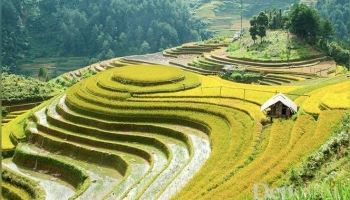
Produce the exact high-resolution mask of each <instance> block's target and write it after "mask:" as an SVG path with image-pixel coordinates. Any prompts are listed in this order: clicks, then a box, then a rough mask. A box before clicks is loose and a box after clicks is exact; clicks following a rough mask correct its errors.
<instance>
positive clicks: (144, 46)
mask: <svg viewBox="0 0 350 200" xmlns="http://www.w3.org/2000/svg"><path fill="white" fill-rule="evenodd" d="M149 49H150V47H149V44H148V42H146V41H143V43H142V45H141V48H140V53H141V54H146V53H148V51H149Z"/></svg>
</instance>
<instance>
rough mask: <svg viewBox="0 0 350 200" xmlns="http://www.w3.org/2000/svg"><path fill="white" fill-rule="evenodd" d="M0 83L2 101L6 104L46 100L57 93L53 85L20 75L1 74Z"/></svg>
mask: <svg viewBox="0 0 350 200" xmlns="http://www.w3.org/2000/svg"><path fill="white" fill-rule="evenodd" d="M1 82H2V85H3V88H2V91H1V92H2V101H3V102H8V103H13V102H19V101H30V100H33V99H47V98H49V97H51V96H53V95H54V94H56V93H57V92H58V90H57V88H56V85H55V84H53V83H47V82H41V81H39V80H37V79H35V78H32V77H26V76H21V75H15V74H8V73H2V75H1Z"/></svg>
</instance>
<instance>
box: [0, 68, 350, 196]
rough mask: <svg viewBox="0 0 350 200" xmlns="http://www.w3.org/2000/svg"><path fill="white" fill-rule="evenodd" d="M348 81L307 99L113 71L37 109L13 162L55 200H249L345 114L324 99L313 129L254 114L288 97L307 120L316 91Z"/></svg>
mask: <svg viewBox="0 0 350 200" xmlns="http://www.w3.org/2000/svg"><path fill="white" fill-rule="evenodd" d="M346 81H347V80H346V78H344V79H342V78H338V79H337V80H336V81H334V82H332V84H333V85H332V84H330V85H331V86H328V85H321V86H319V87H316V85H318V84H319V83H317V82H312V83H309V84H310V85H309V86H312V87H311V88H314V90H307V89H305V87H307V85H304V86H300V85H288V86H269V87H268V86H262V85H249V86H247V85H244V84H239V83H233V82H228V81H225V80H222V79H220V78H218V77H214V76H202V75H197V74H194V73H191V72H186V71H183V70H181V69H178V68H173V67H169V66H162V65H144V64H141V65H138V64H135V65H128V66H125V67H118V68H112V69H109V70H106V71H105V72H102V73H99V74H97V75H94V76H92V77H90V78H88V79H85V80H82V81H81V82H79V83H77V84H76V85H74V86H72V87H71V88H70V89H69V90H68V91H67V92H66V93H65V94H64V95H60V96H57V97H55V98H54V99H52V100H51V101H49V102H47V104H46V105H43V106H41V107H39V108H38V109H37V110H38V111H37V112H35V114H34V115H33V118H32V121H29V122H27V128H26V134H27V135H28V140H29V141H28V143H24V144H20V145H18V146H17V149H16V152H15V155H14V158H13V162H14V163H16V164H17V165H18V166H22V167H29V168H31V169H32V168H34V169H35V171H37V172H41V173H42V174H51V175H52V176H54V177H55V178H58V179H61V180H63V181H64V182H66V183H68V184H69V185H68V186H66V187H58V186H57V188H58V189H57V191H58V192H57V196H56V199H57V197H59V193H60V192H61V193H64V192H67V191H69V192H68V194H70V196H71V197H72V198H78V199H103V198H105V199H169V198H171V197H173V198H174V199H186V198H187V199H195V198H198V199H229V198H232V199H241V198H244V197H248V198H251V197H252V194H251V190H252V188H253V184H254V183H261V182H263V183H267V184H269V185H271V186H279V185H281V184H282V183H283V181H284V180H285V179H286V176H287V173H288V170H289V168H290V167H291V166H293V167H294V166H298V165H300V163H301V162H302V161H303V159H305V158H306V157H307V156H308V155H310V154H311V153H312V152H313V151H315V150H316V149H317V148H318V147H319V146H320V145H322V144H323V143H324V142H325V141H327V139H328V138H329V137H330V135H331V133H332V131H333V130H335V129H336V127H337V123H338V122H339V121H340V119H341V116H342V114H343V113H344V111H343V110H342V109H346V108H348V107H346V106H344V107H339V106H338V105H332V104H330V103H328V102H333V101H332V100H331V97H329V96H327V95H323V96H324V97H323V98H322V99H323V101H322V102H323V104H326V105H330V106H327V107H325V108H324V109H325V110H320V111H319V112H318V113H317V115H318V119H317V120H315V118H314V117H313V116H311V115H309V114H304V115H300V116H299V117H297V119H296V121H293V120H291V119H289V120H286V119H281V120H274V123H272V124H268V125H265V123H266V122H267V119H266V117H265V115H264V114H263V113H262V112H261V111H260V105H261V104H263V103H264V101H266V100H267V99H269V98H270V97H271V96H273V95H274V94H275V93H276V92H284V93H287V95H288V93H293V92H295V93H298V94H299V95H300V94H309V95H310V97H301V98H306V100H305V99H304V100H298V101H297V102H299V103H298V106H303V107H304V109H305V110H306V111H307V109H308V108H307V107H308V104H309V103H308V101H311V103H317V101H318V100H316V99H317V98H316V97H315V98H314V97H313V95H316V94H318V93H319V92H318V91H319V90H320V91H323V90H327V89H328V88H327V87H335V88H342V89H344V88H345V87H346V83H347V82H346ZM343 87H344V88H343ZM316 89H317V90H316ZM333 92H334V93H337V94H338V93H339V95H340V96H344V98H346V97H349V96H347V95H346V94H342V93H341V89H339V91H337V90H334V91H333ZM290 96H291V97H292V98H294V99H295V98H297V97H298V96H292V95H291V94H290ZM327 103H328V104H327ZM317 105H319V104H317ZM263 125H264V126H263ZM5 165H7V166H8V167H11V166H13V163H12V162H11V161H6V162H5ZM37 172H33V174H31V176H32V177H36V176H38V174H36V173H37ZM40 180H41V179H40ZM41 181H42V180H41ZM39 182H40V181H39ZM40 183H41V185H42V187H43V189H44V190H45V191H46V192H48V188H45V186H44V184H43V182H40ZM72 190H73V191H74V192H75V195H74V196H73V193H72ZM52 198H54V197H52ZM61 198H62V197H61Z"/></svg>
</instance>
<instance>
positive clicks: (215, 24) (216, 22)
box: [191, 0, 295, 36]
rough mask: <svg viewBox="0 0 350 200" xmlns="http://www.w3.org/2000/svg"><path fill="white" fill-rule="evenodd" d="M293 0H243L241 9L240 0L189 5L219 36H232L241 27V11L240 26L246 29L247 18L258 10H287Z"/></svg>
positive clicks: (222, 0)
mask: <svg viewBox="0 0 350 200" xmlns="http://www.w3.org/2000/svg"><path fill="white" fill-rule="evenodd" d="M294 2H295V1H294V0H287V1H279V2H276V1H258V2H256V1H252V0H248V1H243V2H242V6H243V9H242V10H241V4H240V3H241V2H240V1H238V0H237V1H234V2H232V1H224V0H221V1H219V0H218V1H210V0H209V1H200V0H198V1H192V3H191V5H192V6H193V7H194V9H195V11H194V12H195V14H196V16H198V17H200V18H202V19H204V21H206V22H207V23H209V29H210V30H212V31H214V33H216V35H219V36H232V35H233V33H234V32H236V31H239V30H240V29H241V11H242V16H243V20H242V27H243V28H244V29H248V27H249V26H250V25H249V19H250V18H251V17H252V16H253V15H255V14H257V13H259V11H264V10H268V9H271V8H275V9H277V10H278V9H281V10H288V9H289V7H290V5H291V4H292V3H294Z"/></svg>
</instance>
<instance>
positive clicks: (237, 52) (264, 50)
mask: <svg viewBox="0 0 350 200" xmlns="http://www.w3.org/2000/svg"><path fill="white" fill-rule="evenodd" d="M287 43H288V36H287V33H286V32H285V31H270V32H268V33H267V36H266V37H264V38H263V41H262V42H260V39H258V40H256V42H255V43H254V41H253V40H252V39H251V38H250V35H249V34H245V35H244V36H243V38H242V39H240V40H237V41H235V42H233V43H232V44H230V46H229V47H228V52H229V57H234V58H246V59H251V60H257V61H259V60H260V61H267V60H268V61H271V60H272V61H287V60H288V55H287V53H288V52H287V50H286V48H287ZM237 46H240V48H237ZM290 46H291V50H290V53H289V60H290V61H292V60H297V59H304V58H310V57H312V56H313V55H314V54H313V53H311V52H312V48H311V47H310V46H308V45H306V44H305V43H302V42H301V41H299V40H298V39H297V38H296V37H294V36H293V35H291V36H290ZM283 47H285V48H283Z"/></svg>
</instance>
